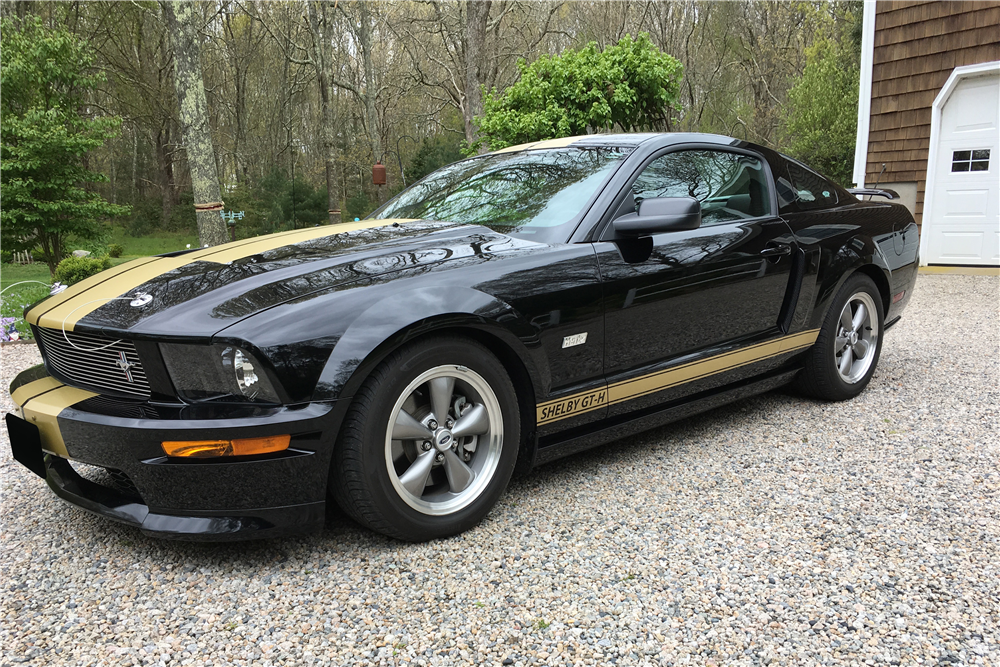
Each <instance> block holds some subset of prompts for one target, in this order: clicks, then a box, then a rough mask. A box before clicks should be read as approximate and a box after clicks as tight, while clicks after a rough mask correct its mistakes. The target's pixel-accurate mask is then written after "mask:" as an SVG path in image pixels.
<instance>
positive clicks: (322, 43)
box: [292, 2, 340, 225]
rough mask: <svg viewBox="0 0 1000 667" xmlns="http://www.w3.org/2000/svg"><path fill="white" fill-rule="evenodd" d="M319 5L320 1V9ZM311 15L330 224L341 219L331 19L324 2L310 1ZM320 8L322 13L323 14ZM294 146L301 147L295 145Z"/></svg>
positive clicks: (310, 25) (309, 15) (313, 56)
mask: <svg viewBox="0 0 1000 667" xmlns="http://www.w3.org/2000/svg"><path fill="white" fill-rule="evenodd" d="M317 5H320V7H319V11H317V7H316V6H317ZM307 8H308V9H307V11H308V17H309V33H310V36H311V37H312V52H311V53H310V54H309V55H310V61H311V62H312V64H313V66H314V67H315V69H316V80H317V82H318V83H319V99H320V108H321V110H322V115H323V132H322V136H323V161H324V163H325V166H326V208H327V212H328V215H329V217H330V224H331V225H332V224H333V223H335V222H340V220H339V218H338V219H334V214H333V211H334V210H335V209H336V208H337V207H338V204H337V146H336V143H335V138H334V124H335V123H336V117H335V115H334V112H333V100H331V99H330V68H331V67H332V66H333V63H332V62H331V60H332V59H333V55H332V54H331V53H330V51H329V49H330V35H329V34H328V33H327V32H326V31H327V29H328V27H329V23H328V18H327V15H326V5H325V4H324V3H316V2H310V3H307ZM320 12H321V13H322V14H320ZM292 149H293V150H298V149H297V148H296V147H294V146H293V147H292Z"/></svg>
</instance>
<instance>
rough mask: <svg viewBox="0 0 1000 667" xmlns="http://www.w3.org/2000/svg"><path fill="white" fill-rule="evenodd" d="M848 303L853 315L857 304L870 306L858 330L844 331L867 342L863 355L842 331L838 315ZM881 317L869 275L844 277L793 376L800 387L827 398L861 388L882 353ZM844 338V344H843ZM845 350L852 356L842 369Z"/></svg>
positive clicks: (853, 393)
mask: <svg viewBox="0 0 1000 667" xmlns="http://www.w3.org/2000/svg"><path fill="white" fill-rule="evenodd" d="M849 304H850V306H851V311H850V312H851V313H852V314H853V315H855V316H856V314H857V311H856V310H855V307H856V306H857V305H858V304H860V305H862V306H865V307H866V310H868V311H871V310H874V313H870V318H869V319H868V320H867V321H866V322H863V323H862V326H861V327H860V329H859V330H858V331H850V332H848V333H854V334H857V336H858V338H857V340H859V341H863V342H867V344H868V346H869V349H868V352H867V353H866V354H864V356H858V355H857V354H856V353H855V350H856V349H857V348H858V346H859V344H857V343H855V344H853V345H851V344H850V340H851V338H850V337H849V335H848V336H844V335H842V334H844V333H845V332H846V331H847V330H846V328H845V327H844V324H846V321H842V316H843V315H844V313H845V308H847V307H848V305H849ZM884 320H885V313H884V311H883V306H882V296H881V295H880V294H879V291H878V287H876V286H875V283H874V282H873V281H872V279H871V278H869V277H868V276H866V275H865V274H863V273H855V274H854V275H852V276H851V277H850V278H848V279H847V281H846V282H845V283H844V284H843V285H842V286H841V288H840V290H839V291H838V292H837V295H836V297H834V299H833V302H832V304H831V305H830V310H829V311H828V312H827V314H826V317H825V318H824V320H823V325H822V328H821V329H820V332H819V337H818V338H817V339H816V343H815V345H813V346H812V347H811V348H810V349H809V351H808V352H807V353H806V358H805V364H804V368H803V370H802V372H801V373H799V377H798V379H797V384H798V387H799V389H800V391H802V392H803V393H805V394H808V395H809V396H814V397H816V398H821V399H824V400H828V401H844V400H847V399H851V398H854V397H855V396H857V395H858V394H860V393H861V392H862V391H864V389H865V387H867V386H868V382H869V381H870V380H871V378H872V375H873V374H874V373H875V367H876V366H877V365H878V359H879V355H880V354H881V353H882V334H883V322H884ZM845 342H846V344H847V347H844V345H845ZM845 353H846V354H851V359H853V360H854V361H853V362H849V363H850V365H849V366H848V371H847V372H846V373H845V372H842V370H841V368H842V366H841V365H840V362H843V361H844V354H845ZM869 354H870V355H871V356H870V358H869V356H868V355H869ZM862 362H864V363H862ZM855 364H857V365H856V366H855Z"/></svg>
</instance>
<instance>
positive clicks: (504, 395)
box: [330, 336, 521, 542]
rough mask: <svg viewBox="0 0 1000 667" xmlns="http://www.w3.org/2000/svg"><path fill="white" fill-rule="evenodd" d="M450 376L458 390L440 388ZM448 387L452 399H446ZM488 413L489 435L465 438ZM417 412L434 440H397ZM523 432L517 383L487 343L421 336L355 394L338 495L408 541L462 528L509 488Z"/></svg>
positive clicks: (380, 528)
mask: <svg viewBox="0 0 1000 667" xmlns="http://www.w3.org/2000/svg"><path fill="white" fill-rule="evenodd" d="M425 377H429V378H430V379H426V380H422V378H425ZM449 378H451V382H452V387H453V389H447V390H446V389H435V388H441V387H447V385H448V381H449ZM435 383H437V384H435ZM484 383H485V384H484ZM434 391H437V392H438V393H436V394H434V393H433V392H434ZM446 391H447V394H448V395H450V396H451V401H452V402H451V403H449V402H448V401H444V400H443V397H444V396H445V393H446ZM435 397H436V398H438V401H437V404H436V405H437V407H436V408H435V404H434V398H435ZM448 405H450V406H451V407H445V408H442V407H441V406H448ZM397 407H398V409H397ZM435 409H436V410H437V411H438V412H441V411H442V410H443V411H444V413H445V414H447V415H448V417H446V418H445V419H446V423H445V424H443V425H438V424H437V421H436V418H437V414H436V412H435ZM404 412H405V416H402V415H401V413H404ZM456 412H458V414H456ZM474 413H475V414H474ZM482 414H486V423H487V424H488V426H487V427H486V428H487V430H486V431H484V432H480V433H477V434H476V435H464V436H463V435H459V431H460V430H462V431H463V432H464V431H467V430H470V428H468V425H469V424H472V422H470V421H469V420H470V419H472V421H474V422H475V424H473V426H474V427H475V428H477V429H479V430H480V431H482V428H483V426H482V424H483V422H482V419H481V416H482ZM473 416H474V417H475V419H473ZM409 417H412V418H413V419H414V420H416V421H417V422H419V424H418V426H423V427H424V429H425V430H426V431H427V432H429V433H431V434H432V435H431V436H430V439H425V436H420V437H417V438H405V439H404V438H394V437H393V436H395V435H397V433H400V434H405V435H410V434H411V433H412V429H414V428H416V427H415V426H413V422H411V421H409V420H408V418H409ZM463 417H465V418H467V419H465V421H463V419H462V418H463ZM390 420H391V421H392V423H393V425H394V426H393V428H392V429H390ZM401 420H402V421H401ZM449 420H450V421H453V422H454V425H453V426H448V425H447V422H448V421H449ZM404 422H405V423H404ZM428 424H429V425H431V426H435V428H433V429H431V428H428ZM462 424H465V426H462ZM397 428H400V429H401V430H400V431H399V432H397V431H396V429H397ZM452 428H454V431H455V434H454V437H451V436H452V432H451V429H452ZM407 429H411V430H407ZM418 430H419V429H418ZM520 431H521V427H520V415H519V413H518V402H517V395H516V393H515V391H514V386H513V384H512V383H511V381H510V378H509V376H508V374H507V372H506V371H505V370H504V367H503V365H502V364H501V363H500V361H499V360H498V359H497V358H496V357H495V356H494V355H493V354H492V353H491V352H490V351H489V350H488V349H487V348H486V347H484V346H483V345H480V344H479V343H477V342H475V341H473V340H470V339H466V338H462V337H457V336H447V337H434V338H427V339H423V340H420V341H417V342H414V343H413V344H411V345H408V346H406V347H403V348H401V349H399V350H397V351H395V352H393V353H392V354H390V355H389V356H388V357H387V358H386V359H385V360H384V361H383V362H382V363H381V364H379V365H378V367H376V368H375V370H374V371H372V373H371V375H370V376H369V377H368V378H367V379H366V380H365V382H364V384H363V385H362V386H361V388H360V389H359V390H358V392H357V393H356V394H355V396H354V401H353V403H352V404H351V407H350V408H349V410H348V412H347V415H346V416H345V419H344V423H343V426H342V427H341V431H340V435H339V438H338V441H337V446H336V449H335V451H334V457H333V464H332V470H331V478H330V493H331V496H332V497H333V498H334V500H336V502H337V503H338V504H339V505H340V507H341V508H343V510H344V511H345V512H346V513H347V514H348V515H350V516H351V517H352V518H354V519H355V520H356V521H358V522H359V523H361V524H363V525H365V526H367V527H369V528H371V529H372V530H375V531H377V532H379V533H383V534H385V535H388V536H391V537H395V538H398V539H401V540H407V541H412V542H419V541H425V540H432V539H436V538H441V537H448V536H450V535H455V534H457V533H461V532H463V531H465V530H468V529H469V528H471V527H473V526H475V525H476V524H478V523H479V522H480V521H481V520H482V519H483V517H485V516H486V514H487V513H488V512H489V511H490V509H491V508H492V507H493V505H494V504H495V503H496V501H497V500H498V499H499V497H500V495H501V494H502V493H503V491H504V489H505V488H506V487H507V483H508V481H509V480H510V477H511V473H512V472H513V470H514V464H515V462H516V460H517V453H518V449H519V446H520ZM446 436H447V437H446ZM427 446H429V448H428V449H426V451H425V450H424V448H425V447H427ZM470 448H471V449H470ZM466 456H467V458H466ZM427 457H431V459H433V462H432V463H427V461H428V460H429V459H428V458H427ZM418 459H419V461H420V462H421V463H420V465H418ZM456 461H459V462H460V463H461V464H463V465H464V466H465V468H464V469H463V468H462V465H459V463H456ZM429 466H432V467H429ZM425 469H426V470H427V472H423V471H424V470H425ZM469 471H472V475H471V476H470V475H469ZM453 473H454V476H453ZM408 474H409V475H408ZM421 475H422V477H421ZM419 479H422V480H423V481H415V480H419ZM456 479H457V481H456ZM470 480H471V481H470ZM463 483H464V484H465V487H464V488H463V487H462V484H463ZM417 488H420V489H422V490H421V491H420V492H419V493H417V492H416V491H415V489H417ZM456 489H457V491H456Z"/></svg>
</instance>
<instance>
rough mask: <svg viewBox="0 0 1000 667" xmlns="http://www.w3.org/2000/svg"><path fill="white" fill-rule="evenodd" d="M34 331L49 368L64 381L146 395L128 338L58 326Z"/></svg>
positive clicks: (101, 390)
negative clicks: (123, 338) (66, 329)
mask: <svg viewBox="0 0 1000 667" xmlns="http://www.w3.org/2000/svg"><path fill="white" fill-rule="evenodd" d="M37 331H38V338H39V342H40V343H41V348H42V354H43V355H44V357H45V361H46V362H47V363H48V365H49V371H50V372H51V373H52V374H53V375H55V376H56V377H57V378H58V379H60V380H62V381H63V382H65V383H66V384H68V385H71V386H74V387H81V388H84V389H92V390H94V391H97V392H99V393H110V394H117V395H120V396H129V397H133V398H144V399H145V398H149V381H148V380H147V379H146V373H145V372H144V371H143V369H142V363H141V362H140V361H139V354H138V353H137V352H136V350H135V345H134V344H133V343H132V341H128V340H115V339H114V338H107V337H105V336H97V335H94V334H87V333H79V332H75V331H62V330H59V329H42V328H38V330H37ZM128 364H131V366H128ZM123 366H125V368H123Z"/></svg>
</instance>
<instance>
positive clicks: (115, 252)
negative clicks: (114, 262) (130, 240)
mask: <svg viewBox="0 0 1000 667" xmlns="http://www.w3.org/2000/svg"><path fill="white" fill-rule="evenodd" d="M123 252H125V248H123V247H122V246H121V244H118V243H112V244H111V245H109V246H108V255H110V256H111V257H115V258H118V257H121V256H122V253H123Z"/></svg>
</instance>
